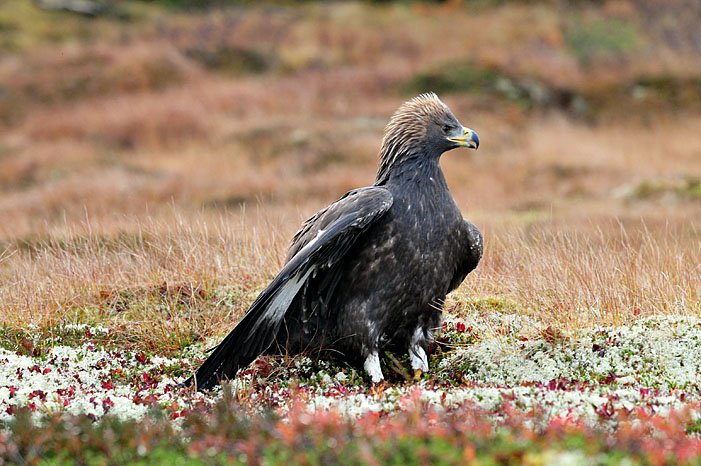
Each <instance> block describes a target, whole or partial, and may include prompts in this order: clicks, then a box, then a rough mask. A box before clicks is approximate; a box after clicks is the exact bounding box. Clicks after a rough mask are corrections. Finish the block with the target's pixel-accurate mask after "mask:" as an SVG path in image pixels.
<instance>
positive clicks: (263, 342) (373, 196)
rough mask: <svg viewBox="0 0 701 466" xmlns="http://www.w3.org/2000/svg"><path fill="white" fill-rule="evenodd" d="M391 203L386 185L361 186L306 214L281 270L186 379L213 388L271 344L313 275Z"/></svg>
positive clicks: (340, 254) (340, 255) (331, 263)
mask: <svg viewBox="0 0 701 466" xmlns="http://www.w3.org/2000/svg"><path fill="white" fill-rule="evenodd" d="M391 206H392V195H391V194H390V192H389V191H388V190H386V189H385V188H381V187H368V188H361V189H356V190H354V191H351V192H349V193H348V194H346V195H345V196H343V197H342V198H341V199H339V200H338V201H336V202H334V203H333V204H331V205H330V206H329V207H327V208H326V209H324V210H322V211H320V212H319V213H317V214H316V215H315V216H313V217H312V218H310V219H309V220H307V222H305V223H304V225H303V226H302V229H301V230H300V231H299V232H298V233H297V234H296V235H295V237H294V239H293V242H292V247H291V252H290V257H289V259H288V261H287V263H286V264H285V266H284V267H283V268H282V270H281V271H280V273H278V275H277V276H276V277H275V278H274V279H273V281H272V282H271V283H270V284H269V285H268V286H267V287H266V288H265V290H263V292H262V293H261V294H260V295H259V296H258V298H256V300H255V301H254V302H253V304H252V305H251V307H250V308H249V310H248V312H247V313H246V315H244V316H243V319H241V321H240V322H239V323H238V325H237V326H236V327H235V328H234V329H233V330H232V331H231V333H229V335H227V337H226V338H224V340H223V341H222V342H221V343H220V344H219V345H218V346H217V347H216V348H215V349H214V351H213V352H212V354H210V355H209V357H208V358H207V360H206V361H205V362H204V363H203V364H202V366H201V367H200V368H199V369H198V370H197V373H196V374H195V375H194V377H192V378H190V379H189V380H188V381H187V382H186V383H187V384H188V385H189V384H191V383H192V382H193V381H194V382H196V386H197V389H198V390H207V389H210V388H212V387H214V386H215V385H216V384H217V383H218V382H219V379H225V378H231V377H233V376H234V375H235V374H236V372H237V371H238V370H239V369H240V368H242V367H245V366H246V365H248V364H250V363H251V362H252V361H253V360H254V359H255V358H257V357H258V356H259V355H260V354H261V353H263V352H264V351H265V350H267V349H268V348H269V347H270V345H272V344H273V342H274V341H275V336H276V335H277V333H278V330H279V329H280V325H281V324H282V322H283V320H284V317H285V313H286V312H287V310H288V308H289V306H290V304H291V303H292V301H293V300H294V298H295V297H296V296H297V294H298V293H299V292H300V290H301V289H302V288H303V286H304V285H305V283H306V282H307V280H309V278H310V275H312V274H313V275H316V276H319V275H320V274H323V273H324V272H325V271H328V269H331V268H333V266H334V265H335V264H336V263H337V262H338V261H339V260H340V259H341V258H343V257H344V255H345V254H346V252H347V251H348V250H349V249H350V247H351V246H352V245H353V244H354V243H355V242H356V240H357V239H358V237H359V236H361V234H362V233H363V232H364V231H365V230H367V229H368V227H370V225H372V224H373V222H375V221H376V220H377V219H378V218H380V217H382V215H383V214H384V213H385V212H387V210H389V208H390V207H391ZM193 379H194V380H193Z"/></svg>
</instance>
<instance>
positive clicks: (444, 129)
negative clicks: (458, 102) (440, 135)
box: [443, 124, 453, 133]
mask: <svg viewBox="0 0 701 466" xmlns="http://www.w3.org/2000/svg"><path fill="white" fill-rule="evenodd" d="M452 129H453V125H448V124H445V125H443V132H444V133H449V132H450V131H451V130H452Z"/></svg>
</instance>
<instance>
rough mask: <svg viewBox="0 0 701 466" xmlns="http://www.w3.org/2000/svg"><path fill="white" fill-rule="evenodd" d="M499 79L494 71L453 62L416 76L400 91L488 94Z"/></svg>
mask: <svg viewBox="0 0 701 466" xmlns="http://www.w3.org/2000/svg"><path fill="white" fill-rule="evenodd" d="M499 77H500V75H499V73H497V72H496V71H494V70H491V69H487V68H483V67H480V66H477V65H475V64H474V63H472V62H470V61H461V62H453V63H448V64H445V65H443V66H441V67H439V68H436V69H433V70H429V71H425V72H422V73H419V74H417V75H416V76H414V77H413V78H412V79H410V80H409V81H408V82H406V83H404V84H403V85H402V91H403V92H405V93H408V94H417V93H420V92H426V91H429V90H430V91H434V92H438V93H447V92H475V93H476V92H489V91H492V90H493V89H495V88H496V85H497V80H498V79H499Z"/></svg>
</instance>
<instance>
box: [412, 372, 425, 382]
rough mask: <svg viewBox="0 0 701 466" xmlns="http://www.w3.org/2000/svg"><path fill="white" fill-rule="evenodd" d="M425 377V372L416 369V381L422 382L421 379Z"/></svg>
mask: <svg viewBox="0 0 701 466" xmlns="http://www.w3.org/2000/svg"><path fill="white" fill-rule="evenodd" d="M423 375H424V371H422V370H421V369H414V380H415V381H417V382H418V381H419V380H421V377H422V376H423Z"/></svg>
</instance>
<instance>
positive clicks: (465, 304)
mask: <svg viewBox="0 0 701 466" xmlns="http://www.w3.org/2000/svg"><path fill="white" fill-rule="evenodd" d="M460 308H461V310H464V311H468V312H481V313H495V312H499V313H502V314H518V313H519V311H520V310H521V308H522V306H521V305H520V304H519V303H517V302H516V301H514V300H512V299H510V298H505V297H501V296H487V297H478V298H466V299H463V300H461V301H460Z"/></svg>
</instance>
